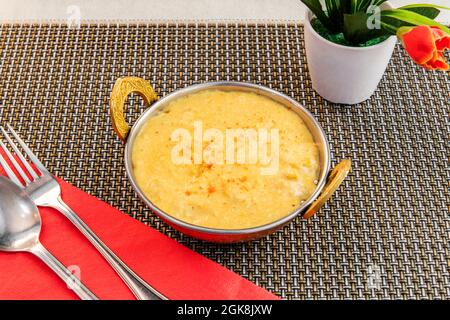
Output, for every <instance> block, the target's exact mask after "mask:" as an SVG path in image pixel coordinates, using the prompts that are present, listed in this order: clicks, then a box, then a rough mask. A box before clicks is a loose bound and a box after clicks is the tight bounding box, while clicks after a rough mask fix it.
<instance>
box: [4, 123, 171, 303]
mask: <svg viewBox="0 0 450 320" xmlns="http://www.w3.org/2000/svg"><path fill="white" fill-rule="evenodd" d="M7 127H8V129H9V132H10V133H11V134H12V136H13V137H14V139H15V140H16V142H17V143H18V144H19V145H20V147H21V148H22V150H23V151H24V152H25V154H26V155H27V156H28V158H29V160H30V161H31V162H32V163H33V164H34V166H35V167H36V168H37V171H39V174H38V173H37V172H36V171H35V170H34V169H33V168H32V167H31V165H30V164H29V162H28V161H27V160H26V159H25V156H24V155H23V153H22V152H21V151H20V149H19V147H18V146H17V144H16V143H15V142H14V140H13V139H12V138H11V137H10V135H9V134H8V132H7V131H6V130H5V129H4V128H3V127H0V130H1V132H2V133H3V136H4V137H5V139H6V141H7V142H8V144H9V146H10V148H11V149H12V150H13V151H14V153H15V154H16V156H17V160H16V157H14V156H13V154H12V153H11V152H10V150H9V149H8V148H7V147H6V145H5V144H4V143H3V142H2V141H1V139H0V147H1V149H3V151H4V152H5V154H6V156H7V157H8V159H9V161H10V162H11V163H12V165H13V167H14V169H16V172H17V173H18V174H19V176H20V177H21V178H22V180H23V183H24V184H23V183H22V182H21V181H20V179H19V177H18V176H16V175H15V174H14V171H13V170H12V168H11V167H9V166H8V164H7V163H6V162H5V161H1V162H0V165H1V166H2V167H3V169H4V170H5V171H6V174H7V175H8V177H9V178H10V179H11V180H12V181H14V182H15V183H16V184H18V185H19V186H20V187H21V188H23V189H24V191H25V193H26V194H27V195H28V196H29V197H30V198H31V199H32V200H33V201H34V203H35V204H36V205H37V206H40V207H50V208H54V209H56V210H58V211H59V212H60V213H62V214H63V215H64V216H65V217H66V218H67V219H69V221H70V222H72V224H73V225H75V227H77V228H78V230H80V232H81V233H82V234H83V235H84V236H85V237H86V238H87V239H88V240H89V241H90V242H91V243H92V244H93V245H94V247H95V248H96V249H97V250H98V251H99V252H100V254H101V255H102V256H103V257H104V258H105V259H106V261H108V263H109V264H110V265H111V267H112V268H113V269H114V270H115V271H116V272H117V274H118V275H119V276H120V277H121V278H122V280H123V281H124V282H125V284H126V285H127V286H128V287H129V288H130V290H131V291H132V292H133V294H134V295H135V296H136V298H138V299H139V300H167V298H166V297H165V296H164V295H163V294H161V293H160V292H158V291H157V290H156V289H154V288H153V287H152V286H150V285H149V284H148V283H146V282H145V281H144V280H143V279H142V278H141V277H139V276H138V275H137V274H136V273H135V272H134V271H133V270H131V269H130V268H129V267H128V266H127V265H126V264H125V263H124V262H123V261H122V260H121V259H120V258H119V257H118V256H117V255H116V254H115V253H114V252H112V251H111V250H110V249H109V248H108V247H107V246H106V245H105V244H104V243H103V242H102V241H101V240H100V239H99V238H98V236H97V235H96V234H95V233H94V232H93V231H92V230H91V229H90V228H89V227H88V226H87V225H86V224H85V223H84V222H83V221H82V220H81V219H80V217H79V216H78V215H77V214H76V213H75V212H74V211H73V210H72V209H71V208H70V207H69V206H68V205H67V204H66V203H65V202H64V201H63V199H62V197H61V187H60V186H59V183H58V182H57V181H56V179H55V177H54V176H53V175H52V174H51V173H50V172H49V171H48V170H47V169H46V168H45V166H44V165H43V164H42V163H41V162H40V161H39V159H38V158H37V157H36V156H35V155H34V153H33V152H32V151H31V150H30V149H29V148H28V146H27V145H26V144H25V142H23V140H22V139H21V138H20V137H19V135H18V134H17V133H16V132H15V131H14V129H13V128H12V127H11V126H10V125H9V124H7ZM19 162H20V164H22V166H21V165H20V164H19ZM22 167H23V168H24V169H25V171H27V172H28V175H27V174H26V173H25V171H24V170H23V169H22Z"/></svg>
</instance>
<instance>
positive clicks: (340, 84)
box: [305, 10, 397, 104]
mask: <svg viewBox="0 0 450 320" xmlns="http://www.w3.org/2000/svg"><path fill="white" fill-rule="evenodd" d="M312 17H313V14H312V12H311V11H310V10H307V12H306V17H305V46H306V58H307V60H308V69H309V74H310V75H311V80H312V86H313V89H314V90H315V91H316V92H317V93H318V94H320V95H321V96H322V97H323V98H325V99H326V100H328V101H330V102H334V103H342V104H356V103H359V102H362V101H364V100H367V99H368V98H370V96H371V95H372V94H373V93H374V91H375V90H376V88H377V86H378V83H379V82H380V80H381V77H382V76H383V74H384V72H385V71H386V67H387V65H388V63H389V60H390V58H391V56H392V52H393V50H394V47H395V43H396V42H397V38H396V37H395V36H392V37H389V38H388V39H386V40H385V41H383V42H381V43H379V44H376V45H373V46H370V47H347V46H343V45H339V44H336V43H333V42H331V41H328V40H326V39H325V38H323V37H322V36H320V35H319V34H318V33H317V32H316V31H315V30H314V29H313V28H312V26H311V23H310V21H311V19H312Z"/></svg>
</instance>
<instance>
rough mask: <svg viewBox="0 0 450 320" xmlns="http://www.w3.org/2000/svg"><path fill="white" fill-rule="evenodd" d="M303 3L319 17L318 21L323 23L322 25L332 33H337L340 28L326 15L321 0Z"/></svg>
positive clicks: (309, 0)
mask: <svg viewBox="0 0 450 320" xmlns="http://www.w3.org/2000/svg"><path fill="white" fill-rule="evenodd" d="M302 2H303V3H304V4H305V6H307V7H308V8H309V10H311V11H312V13H313V14H314V15H315V16H316V17H317V19H319V20H320V22H322V24H323V25H324V26H325V27H326V28H327V29H328V30H330V31H331V32H336V31H337V30H338V27H337V26H336V25H335V23H334V22H333V21H332V20H331V19H330V18H329V17H328V15H327V14H326V13H325V11H324V9H323V7H322V4H321V3H320V0H302Z"/></svg>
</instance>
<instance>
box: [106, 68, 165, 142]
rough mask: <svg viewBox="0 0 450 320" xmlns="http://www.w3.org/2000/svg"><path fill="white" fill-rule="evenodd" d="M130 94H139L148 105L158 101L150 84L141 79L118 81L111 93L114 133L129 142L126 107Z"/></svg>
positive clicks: (123, 78) (110, 105)
mask: <svg viewBox="0 0 450 320" xmlns="http://www.w3.org/2000/svg"><path fill="white" fill-rule="evenodd" d="M130 93H137V94H139V95H140V96H141V97H142V98H143V99H144V101H145V103H146V104H147V105H150V104H151V103H153V102H154V101H156V100H158V96H157V95H156V93H155V90H153V88H152V86H151V85H150V83H149V82H148V81H146V80H144V79H142V78H139V77H122V78H119V79H117V81H116V83H115V84H114V87H113V89H112V92H111V97H110V102H109V107H110V112H111V120H112V125H113V128H114V131H115V132H116V133H117V135H118V136H119V138H120V139H121V140H122V141H124V142H125V141H127V136H128V133H129V132H130V126H129V125H128V122H127V121H126V120H125V114H124V106H125V102H126V101H127V97H128V95H129V94H130Z"/></svg>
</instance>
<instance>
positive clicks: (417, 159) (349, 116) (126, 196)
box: [0, 24, 450, 299]
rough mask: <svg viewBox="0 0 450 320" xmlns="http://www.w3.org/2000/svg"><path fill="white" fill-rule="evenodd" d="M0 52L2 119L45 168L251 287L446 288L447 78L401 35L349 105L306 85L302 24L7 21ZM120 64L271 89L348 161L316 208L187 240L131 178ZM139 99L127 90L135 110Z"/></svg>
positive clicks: (304, 290)
mask: <svg viewBox="0 0 450 320" xmlns="http://www.w3.org/2000/svg"><path fill="white" fill-rule="evenodd" d="M0 57H1V62H0V122H1V124H2V125H4V124H6V123H10V124H12V125H13V126H14V127H15V128H16V129H17V130H18V131H19V133H20V134H21V135H22V136H23V137H24V138H25V140H26V141H27V142H29V143H30V144H31V146H32V149H33V150H34V151H36V153H37V154H38V156H39V157H40V158H41V159H42V160H43V162H44V163H45V164H46V165H47V166H48V167H49V169H50V170H51V171H52V172H54V173H55V174H57V175H58V176H60V177H62V178H64V179H66V180H67V181H69V182H71V183H73V184H74V185H76V186H77V187H80V188H81V189H83V190H85V191H86V192H88V193H90V194H92V195H95V196H97V197H99V198H100V199H102V200H104V201H106V202H108V203H110V204H112V205H113V206H115V207H117V208H119V209H120V210H122V211H123V212H126V213H128V214H130V215H131V216H133V217H135V218H136V219H138V220H140V221H142V222H144V223H146V224H148V225H149V226H152V227H154V228H156V229H158V230H160V231H161V232H163V233H164V234H167V235H169V236H170V237H172V238H174V239H177V240H178V241H180V242H181V243H183V244H185V245H187V246H188V247H190V248H192V249H194V250H196V251H198V252H200V253H201V254H203V255H205V256H207V257H209V258H211V259H212V260H215V261H217V262H219V263H221V264H223V265H224V266H226V267H228V268H230V269H232V270H234V271H235V272H237V273H239V274H241V275H242V276H244V277H246V278H248V279H250V280H251V281H253V282H255V283H257V284H258V285H261V286H263V287H265V288H267V289H268V290H271V291H272V292H274V293H276V294H278V295H279V296H281V297H283V298H287V299H336V298H355V299H359V298H392V299H394V298H395V299H407V298H450V274H449V260H450V259H449V257H450V255H449V240H450V219H449V211H448V208H449V192H448V182H449V180H450V179H449V178H450V172H449V163H448V155H449V143H448V138H449V133H450V124H449V94H450V81H449V76H448V73H447V74H446V73H442V72H430V71H425V70H423V69H422V68H419V67H417V66H415V65H414V64H413V63H412V62H411V61H410V59H408V58H407V57H406V55H405V53H404V52H403V50H402V49H401V48H400V46H398V47H397V48H396V50H395V53H394V56H393V58H392V60H391V62H390V64H389V66H388V70H387V72H386V74H385V76H384V77H383V79H382V80H381V83H380V85H379V88H378V90H377V91H376V93H375V94H374V95H373V97H372V98H371V99H370V100H368V101H366V102H364V103H362V104H359V105H355V106H343V105H333V104H330V103H328V102H327V101H325V100H323V99H322V98H321V97H320V96H318V95H317V94H316V93H315V92H314V91H313V89H312V87H311V81H310V78H309V75H308V69H307V64H306V58H305V50H304V42H303V28H302V26H300V25H291V24H289V25H237V24H227V25H215V24H214V25H182V24H178V25H166V24H162V25H158V24H149V25H85V26H81V28H79V29H69V28H68V27H67V26H64V25H2V26H1V27H0ZM361 68H364V66H361ZM121 76H140V77H143V78H145V79H147V80H149V81H150V82H151V84H152V85H153V86H154V88H155V90H156V91H157V92H158V94H159V95H160V96H163V95H166V94H168V93H170V92H172V91H174V90H176V89H177V88H182V87H185V86H189V85H191V84H195V83H200V82H205V81H214V80H235V81H248V82H253V83H258V84H262V85H265V86H268V87H271V88H273V89H275V90H278V91H280V92H283V93H285V94H287V95H289V96H291V97H293V98H294V99H296V100H298V101H299V102H301V103H302V104H303V105H305V106H306V107H307V108H308V109H309V110H310V111H311V112H312V113H313V114H314V115H315V116H316V117H317V119H318V121H319V122H320V124H321V125H322V126H323V128H324V130H325V132H326V134H327V136H328V138H329V140H330V144H331V152H332V159H333V163H336V162H337V161H339V160H341V159H343V158H351V159H352V161H353V171H352V173H351V174H350V176H349V177H348V178H347V179H346V180H345V183H344V185H343V186H342V187H341V188H340V189H339V190H338V192H337V193H336V194H335V196H334V197H333V198H332V199H331V200H330V201H329V202H328V203H327V205H326V206H325V207H324V208H323V209H322V210H321V211H320V213H319V215H318V216H316V217H315V218H313V219H311V220H308V221H304V220H302V219H300V218H298V219H296V220H295V221H294V222H293V223H291V224H289V225H288V226H286V227H285V228H284V229H282V230H281V231H279V232H277V233H275V234H273V235H271V236H269V237H266V238H264V239H260V240H258V241H254V242H250V243H243V244H234V245H216V244H210V243H204V242H202V241H198V240H195V239H190V238H188V237H186V236H183V235H181V234H179V233H178V232H177V231H175V230H173V229H171V228H170V227H168V226H167V225H166V224H164V223H163V222H161V221H160V220H159V219H158V218H156V217H155V216H154V215H153V214H152V212H151V211H150V210H149V209H147V208H146V207H145V206H144V205H143V204H142V203H141V201H139V199H138V197H137V196H136V194H135V193H134V192H133V190H132V188H131V185H130V183H129V182H128V180H127V178H126V174H125V169H124V162H123V151H124V146H123V144H122V143H121V142H120V141H119V139H118V138H117V137H116V136H115V134H114V132H113V131H112V127H111V121H110V119H109V114H108V102H109V101H108V100H109V95H110V93H111V89H112V86H113V85H114V81H115V80H116V79H117V78H118V77H121ZM343 81H345V76H344V75H343ZM144 108H145V107H144V105H143V102H142V101H141V100H140V99H138V98H137V97H132V98H131V99H129V103H128V118H129V119H130V121H131V122H132V121H133V119H136V117H137V116H138V115H139V114H140V113H141V112H142V110H144ZM93 214H95V213H93ZM124 232H126V230H124ZM180 290H182V288H180Z"/></svg>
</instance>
